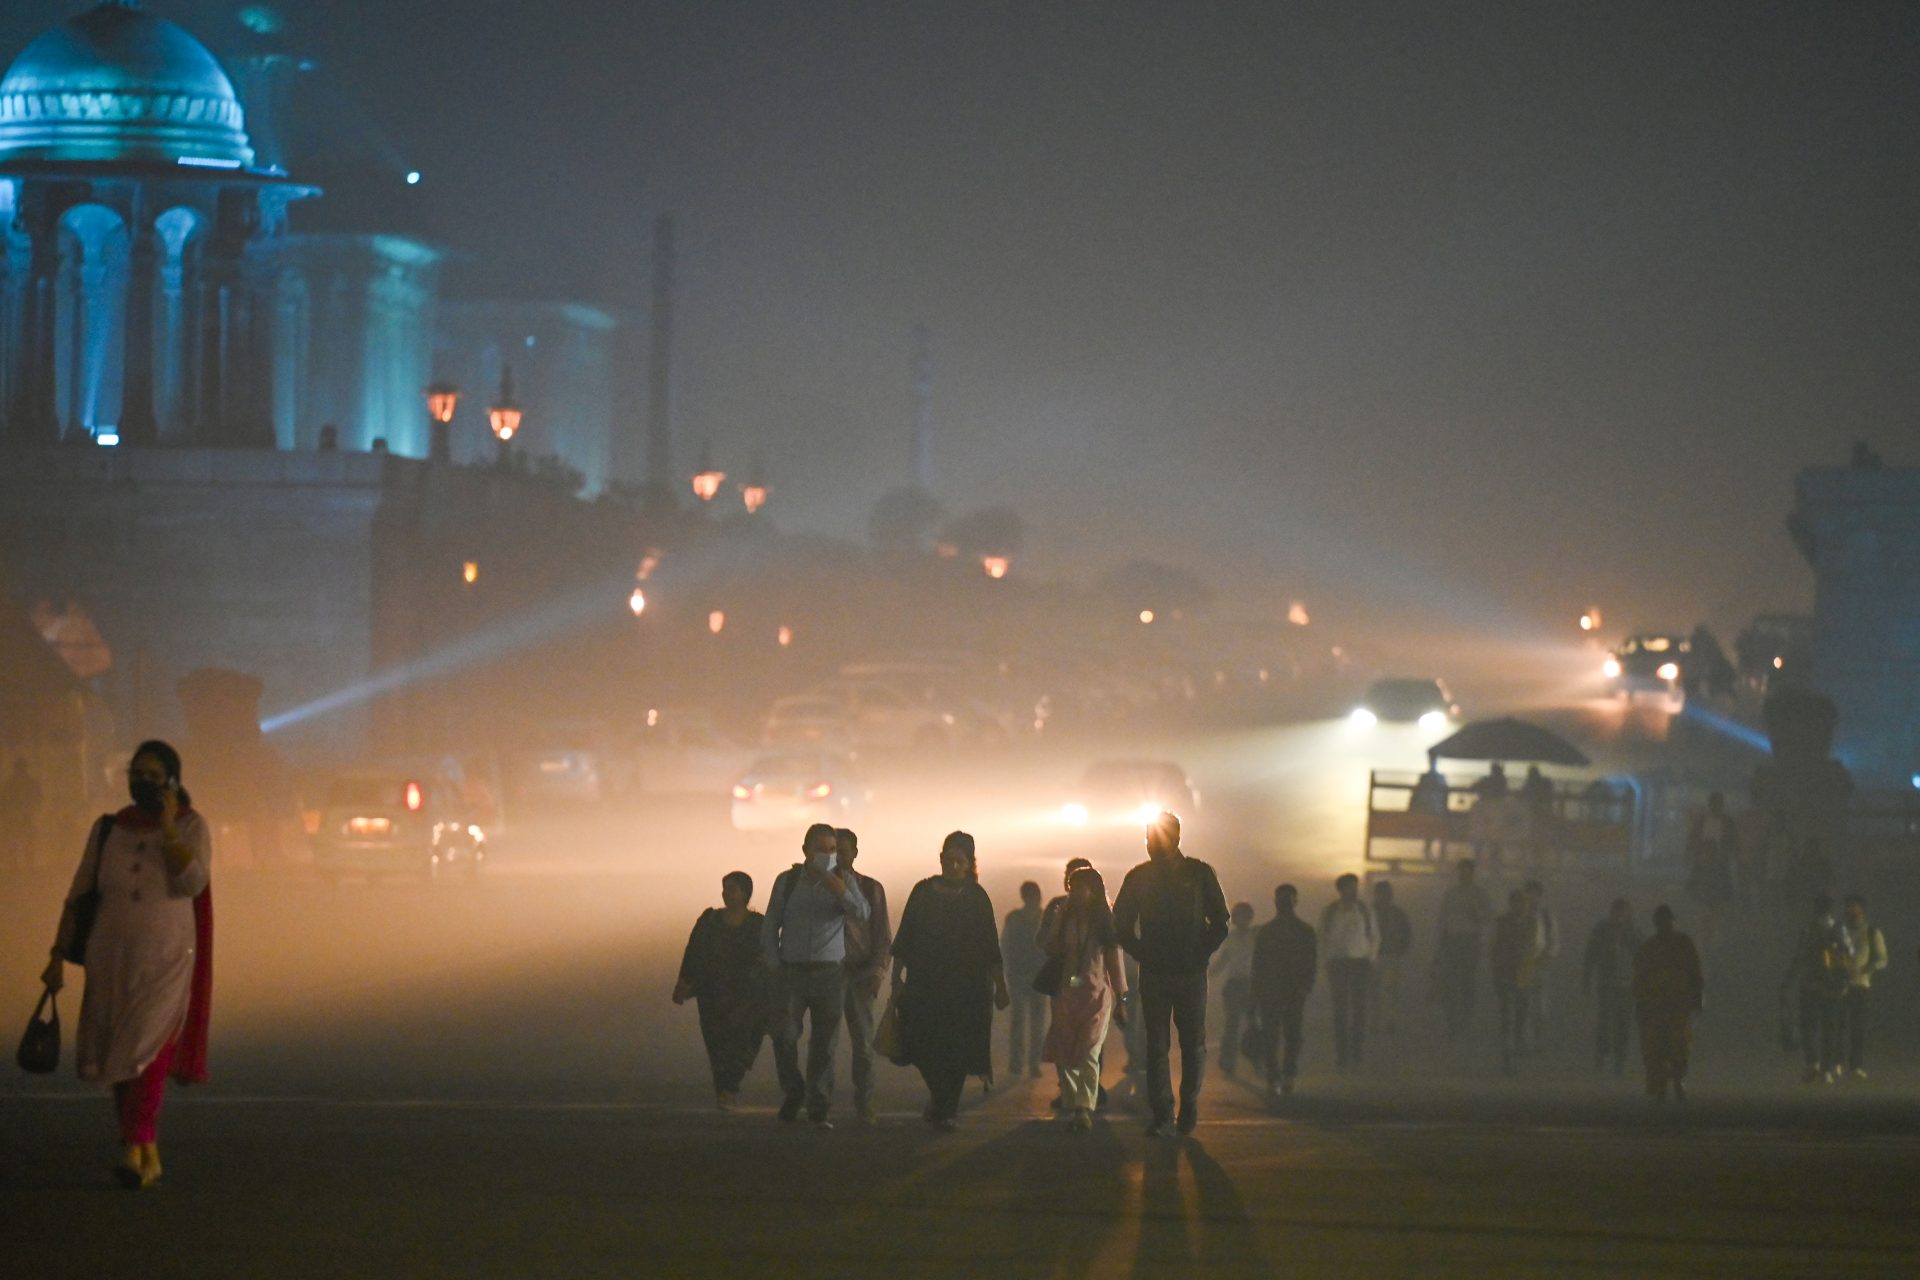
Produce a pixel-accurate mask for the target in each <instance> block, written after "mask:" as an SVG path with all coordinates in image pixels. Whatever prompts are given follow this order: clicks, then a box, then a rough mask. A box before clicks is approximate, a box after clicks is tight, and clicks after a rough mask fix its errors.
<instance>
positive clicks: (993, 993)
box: [893, 831, 1011, 1130]
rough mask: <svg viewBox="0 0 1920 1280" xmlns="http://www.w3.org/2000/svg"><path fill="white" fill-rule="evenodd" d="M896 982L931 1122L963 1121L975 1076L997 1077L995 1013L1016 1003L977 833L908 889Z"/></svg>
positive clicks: (954, 837)
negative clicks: (963, 1104) (963, 1094)
mask: <svg viewBox="0 0 1920 1280" xmlns="http://www.w3.org/2000/svg"><path fill="white" fill-rule="evenodd" d="M893 986H894V994H895V999H897V1000H898V1001H899V1005H900V1039H901V1043H902V1046H903V1049H904V1060H905V1064H906V1065H908V1066H914V1067H918V1068H920V1078H921V1079H922V1080H924V1081H925V1082H926V1086H927V1093H928V1103H927V1109H926V1111H925V1113H924V1117H925V1119H926V1121H927V1122H928V1123H929V1124H931V1125H934V1126H935V1127H936V1128H939V1129H945V1130H952V1129H954V1128H957V1127H958V1120H957V1119H956V1117H957V1116H958V1115H959V1112H960V1091H961V1090H962V1089H963V1088H964V1087H965V1085H966V1081H967V1077H968V1076H982V1077H984V1078H985V1079H987V1080H989V1081H991V1080H992V1079H993V1011H994V1010H995V1009H996V1008H998V1009H1004V1008H1006V1007H1007V1005H1008V1004H1010V1003H1011V997H1010V996H1009V995H1008V993H1007V979H1006V974H1005V972H1004V970H1003V969H1002V967H1001V959H1000V939H999V936H998V934H997V933H996V932H995V930H994V927H993V902H992V901H991V900H990V899H989V898H988V897H987V891H986V890H985V889H982V888H981V887H980V870H979V863H978V861H977V859H976V857H975V852H974V843H973V837H972V836H970V835H968V834H967V833H966V832H964V831H955V832H953V833H952V834H950V835H948V836H947V838H946V840H945V841H943V842H942V843H941V845H940V874H939V875H937V876H928V877H927V878H926V879H925V880H922V881H921V882H920V883H919V884H916V885H915V886H913V892H912V893H910V894H908V895H907V905H906V909H905V910H903V911H902V912H901V913H900V929H899V932H897V933H895V934H894V937H893Z"/></svg>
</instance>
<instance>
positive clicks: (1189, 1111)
mask: <svg viewBox="0 0 1920 1280" xmlns="http://www.w3.org/2000/svg"><path fill="white" fill-rule="evenodd" d="M1147 858H1148V860H1147V861H1146V862H1143V863H1141V864H1140V865H1139V866H1136V867H1135V868H1134V869H1133V870H1131V871H1129V872H1127V878H1126V880H1125V881H1124V882H1123V883H1122V884H1121V886H1120V896H1119V898H1118V899H1117V900H1116V901H1115V902H1114V904H1113V922H1114V927H1115V928H1116V929H1118V930H1119V933H1120V946H1121V947H1122V949H1124V950H1125V951H1126V952H1127V954H1128V955H1131V956H1132V957H1134V959H1136V960H1138V961H1139V962H1140V986H1139V991H1140V1004H1141V1012H1142V1015H1143V1017H1144V1018H1145V1021H1146V1024H1147V1027H1146V1031H1147V1096H1148V1101H1149V1102H1150V1103H1151V1105H1152V1107H1153V1119H1152V1121H1151V1122H1150V1123H1149V1124H1148V1125H1147V1133H1148V1135H1149V1136H1151V1137H1160V1136H1163V1135H1165V1133H1166V1132H1167V1127H1168V1125H1169V1124H1170V1123H1173V1121H1174V1114H1173V1073H1172V1067H1171V1065H1170V1064H1169V1062H1168V1051H1169V1048H1170V1045H1169V1041H1170V1039H1171V1037H1170V1034H1169V1032H1170V1029H1171V1027H1177V1028H1178V1029H1179V1032H1180V1114H1179V1119H1178V1125H1179V1129H1180V1132H1182V1133H1191V1132H1193V1129H1194V1126H1195V1125H1197V1124H1199V1122H1200V1109H1199V1108H1200V1081H1201V1079H1202V1078H1203V1077H1204V1076H1205V1074H1206V1063H1207V1047H1206V1046H1207V961H1208V960H1209V959H1211V958H1212V956H1213V953H1214V951H1216V950H1217V949H1218V948H1219V946H1220V944H1221V943H1222V942H1224V941H1225V940H1226V937H1227V899H1226V895H1224V894H1223V893H1221V892H1220V880H1219V877H1217V876H1216V875H1214V873H1213V868H1212V867H1210V866H1208V865H1207V864H1206V863H1204V862H1201V861H1200V860H1199V859H1197V858H1189V857H1187V856H1186V855H1185V854H1183V853H1182V852H1181V851H1180V819H1178V818H1176V817H1175V816H1174V815H1173V814H1171V813H1162V814H1161V815H1160V816H1159V817H1158V818H1156V819H1154V821H1153V823H1152V825H1151V826H1149V827H1148V828H1147ZM1169 1024H1171V1027H1170V1025H1169Z"/></svg>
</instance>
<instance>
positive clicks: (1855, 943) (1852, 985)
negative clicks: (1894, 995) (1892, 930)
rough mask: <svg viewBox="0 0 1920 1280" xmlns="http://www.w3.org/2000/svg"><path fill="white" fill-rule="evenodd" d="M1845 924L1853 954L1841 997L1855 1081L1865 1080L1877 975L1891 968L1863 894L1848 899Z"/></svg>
mask: <svg viewBox="0 0 1920 1280" xmlns="http://www.w3.org/2000/svg"><path fill="white" fill-rule="evenodd" d="M1841 924H1842V925H1843V926H1844V927H1845V928H1846V931H1847V944H1848V948H1849V950H1850V951H1851V956H1850V959H1849V962H1848V965H1847V989H1846V991H1845V992H1844V993H1843V994H1842V995H1841V997H1840V1021H1841V1023H1842V1024H1843V1025H1844V1026H1845V1028H1846V1034H1847V1071H1848V1072H1849V1073H1850V1074H1851V1075H1852V1076H1853V1078H1854V1079H1855V1080H1865V1079H1866V1078H1867V1022H1868V1019H1867V1005H1868V1003H1869V1001H1868V996H1869V995H1870V994H1871V993H1872V991H1873V975H1874V974H1876V973H1879V972H1880V971H1881V970H1882V969H1884V968H1886V967H1887V939H1886V935H1885V934H1883V933H1881V932H1880V929H1879V927H1878V926H1876V925H1875V924H1874V923H1873V922H1872V921H1870V920H1868V919H1867V900H1866V899H1865V898H1862V897H1861V896H1860V895H1859V894H1850V895H1848V897H1847V903H1846V908H1845V912H1844V914H1843V916H1842V919H1841Z"/></svg>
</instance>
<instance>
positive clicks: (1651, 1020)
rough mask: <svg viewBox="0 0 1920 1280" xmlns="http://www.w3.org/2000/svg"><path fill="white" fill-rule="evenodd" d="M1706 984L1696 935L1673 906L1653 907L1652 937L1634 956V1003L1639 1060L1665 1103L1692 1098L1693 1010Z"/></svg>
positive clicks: (1650, 1089) (1655, 1095)
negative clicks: (1677, 924) (1680, 925)
mask: <svg viewBox="0 0 1920 1280" xmlns="http://www.w3.org/2000/svg"><path fill="white" fill-rule="evenodd" d="M1704 991H1705V983H1704V982H1703V981H1702V979H1701V976H1700V953H1699V951H1697V950H1695V948H1694V945H1693V939H1692V938H1689V937H1688V936H1687V935H1686V934H1684V933H1676V932H1674V928H1673V908H1672V907H1669V906H1667V905H1666V904H1665V903H1662V904H1661V905H1660V906H1657V907H1655V908H1654V909H1653V936H1652V937H1651V938H1648V939H1647V940H1646V941H1645V942H1643V943H1641V944H1640V950H1639V951H1637V952H1636V953H1634V957H1633V1003H1634V1008H1635V1010H1636V1011H1637V1012H1638V1013H1639V1015H1640V1060H1641V1062H1642V1063H1644V1064H1645V1066H1646V1069H1647V1096H1648V1097H1649V1098H1652V1099H1653V1100H1654V1101H1656V1102H1665V1101H1666V1099H1667V1089H1668V1086H1672V1089H1673V1096H1674V1098H1675V1100H1677V1101H1681V1102H1684V1101H1686V1098H1687V1087H1686V1078H1687V1063H1688V1058H1689V1055H1690V1054H1691V1051H1692V1048H1693V1015H1694V1014H1696V1013H1698V1012H1699V1011H1700V1000H1701V996H1702V994H1703V993H1704Z"/></svg>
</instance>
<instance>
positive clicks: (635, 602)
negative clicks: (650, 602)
mask: <svg viewBox="0 0 1920 1280" xmlns="http://www.w3.org/2000/svg"><path fill="white" fill-rule="evenodd" d="M627 608H628V609H630V610H632V612H633V616H634V617H636V618H637V617H639V616H640V615H641V614H643V613H645V612H646V611H647V593H646V592H645V591H642V590H641V589H640V588H639V587H635V588H634V589H633V592H632V594H630V595H629V596H628V597H627Z"/></svg>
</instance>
